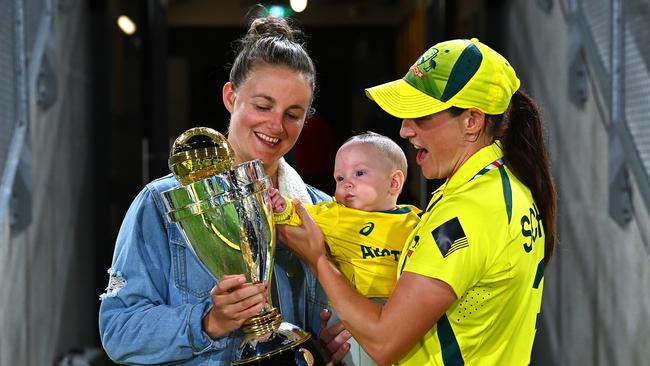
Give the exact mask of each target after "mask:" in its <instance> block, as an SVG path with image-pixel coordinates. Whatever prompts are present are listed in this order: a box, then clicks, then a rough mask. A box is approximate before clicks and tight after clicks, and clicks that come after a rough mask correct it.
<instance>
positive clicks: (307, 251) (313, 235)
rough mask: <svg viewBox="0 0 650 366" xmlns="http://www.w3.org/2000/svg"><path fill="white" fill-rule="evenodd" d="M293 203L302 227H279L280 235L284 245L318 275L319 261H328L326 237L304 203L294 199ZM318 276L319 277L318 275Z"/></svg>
mask: <svg viewBox="0 0 650 366" xmlns="http://www.w3.org/2000/svg"><path fill="white" fill-rule="evenodd" d="M292 203H293V206H294V208H295V210H296V213H297V214H298V216H300V219H301V220H302V226H289V225H277V226H276V227H277V230H278V233H279V234H280V238H281V239H282V243H284V244H285V245H286V246H288V247H289V248H290V249H291V250H292V251H293V252H294V253H296V254H297V255H298V257H300V258H301V259H302V260H303V261H304V262H305V263H307V264H308V265H309V266H310V267H311V269H312V271H314V273H316V271H315V269H316V264H317V263H318V260H319V259H324V260H327V252H326V249H325V237H324V236H323V232H322V231H321V229H320V228H319V227H318V225H316V223H315V222H314V220H313V219H312V218H311V216H309V213H308V212H307V210H306V209H305V206H303V204H302V202H300V200H298V199H295V198H294V199H293V200H292ZM316 275H317V276H318V273H316Z"/></svg>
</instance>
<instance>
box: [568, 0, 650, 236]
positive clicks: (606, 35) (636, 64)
mask: <svg viewBox="0 0 650 366" xmlns="http://www.w3.org/2000/svg"><path fill="white" fill-rule="evenodd" d="M568 3H569V6H570V7H572V8H573V10H574V16H575V20H576V22H577V25H578V29H579V31H580V33H581V37H582V40H583V42H584V50H585V55H586V57H587V59H588V63H589V64H590V65H591V69H592V70H593V71H594V72H593V74H592V78H593V79H594V80H595V82H596V83H597V85H598V87H599V89H600V90H601V91H602V92H603V95H604V96H605V97H606V98H605V103H607V107H608V109H609V111H610V114H609V117H610V121H609V126H608V127H609V132H610V146H609V153H610V162H609V163H610V164H609V168H610V214H611V215H612V217H613V218H614V220H616V221H617V222H619V224H624V223H625V222H627V221H629V220H630V219H631V216H632V214H633V213H632V211H631V203H629V201H630V189H629V184H628V183H627V182H625V181H624V180H625V176H624V175H620V174H619V175H616V174H617V173H616V172H617V171H619V172H620V171H622V170H624V169H629V171H630V172H631V174H633V175H634V177H635V180H636V182H637V185H638V189H639V192H640V194H641V196H642V198H643V201H644V203H645V205H646V208H647V209H650V49H648V47H647V45H648V44H650V28H649V27H648V25H647V24H648V22H649V21H650V0H568ZM626 202H627V203H626ZM612 205H614V206H615V207H614V208H612ZM628 207H629V209H628Z"/></svg>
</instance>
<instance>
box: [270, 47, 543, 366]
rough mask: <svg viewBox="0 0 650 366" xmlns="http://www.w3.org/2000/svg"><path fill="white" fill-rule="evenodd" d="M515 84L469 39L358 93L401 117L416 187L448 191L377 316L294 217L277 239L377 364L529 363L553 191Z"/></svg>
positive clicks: (537, 124) (414, 241) (533, 113)
mask: <svg viewBox="0 0 650 366" xmlns="http://www.w3.org/2000/svg"><path fill="white" fill-rule="evenodd" d="M519 84H520V82H519V79H517V76H516V74H515V71H514V70H513V68H512V67H511V66H510V64H509V63H508V61H507V60H506V59H505V58H503V57H502V56H501V55H500V54H498V53H497V52H495V51H494V50H492V49H491V48H489V47H488V46H486V45H484V44H483V43H481V42H479V41H478V40H476V39H472V40H451V41H446V42H442V43H439V44H436V45H435V46H433V47H431V48H430V49H429V50H427V51H426V52H425V53H424V54H423V55H422V56H421V57H420V58H419V59H418V60H417V61H416V62H415V64H414V65H413V66H411V68H410V69H409V71H408V73H407V74H406V76H404V78H402V79H400V80H396V81H393V82H390V83H386V84H382V85H379V86H376V87H373V88H369V89H367V90H366V93H367V95H368V97H369V98H370V99H372V100H374V101H375V102H376V103H377V104H378V105H379V106H380V107H381V108H382V109H384V110H385V111H386V112H388V113H389V114H391V115H393V116H396V117H399V118H402V125H401V130H400V135H401V136H402V137H403V138H405V139H408V140H409V142H411V144H412V145H413V146H414V147H415V148H416V149H417V155H416V161H417V164H418V165H419V166H420V167H421V169H422V173H423V174H424V176H425V177H426V178H428V179H434V178H444V179H446V181H445V183H444V184H443V185H442V186H441V187H440V188H438V189H437V190H436V191H435V192H433V195H432V197H431V201H430V203H429V204H428V206H427V207H426V209H425V212H424V214H423V215H422V220H421V222H420V224H419V225H418V226H417V227H416V228H415V229H414V230H413V232H412V233H411V235H410V237H409V238H408V239H407V242H406V243H405V244H404V249H403V250H402V256H401V258H400V261H399V265H398V273H397V276H398V281H397V283H396V285H395V288H394V290H393V293H392V295H391V297H390V298H389V300H388V302H387V303H386V304H385V305H384V306H383V307H381V306H379V305H378V304H376V303H374V302H372V301H369V300H366V299H365V298H363V297H362V296H360V295H358V294H357V293H356V292H355V291H354V289H353V288H352V287H350V285H349V284H348V283H347V282H346V281H345V279H344V277H343V276H342V275H341V273H340V272H339V271H338V270H337V269H336V267H335V266H334V265H332V263H331V261H330V260H329V259H328V257H327V254H326V250H325V249H324V245H323V242H324V240H323V236H322V233H320V231H319V229H318V227H317V226H316V225H315V224H313V221H311V220H310V219H309V217H308V215H307V214H306V212H305V211H304V210H302V208H300V207H298V208H297V209H298V211H299V214H300V215H301V217H302V218H303V221H304V222H305V224H304V226H303V227H302V228H289V227H281V228H280V231H281V234H282V235H283V237H285V239H286V240H285V241H286V242H288V243H289V245H290V246H291V247H292V249H293V250H294V251H296V252H297V253H298V254H299V255H300V256H301V257H302V258H303V259H304V260H305V261H306V262H307V263H309V265H310V266H311V268H312V269H313V271H314V273H316V274H317V277H318V279H319V281H320V282H321V284H322V285H323V287H324V288H325V290H326V292H327V295H328V297H329V299H330V301H331V303H332V305H333V306H334V308H335V309H336V311H337V312H338V314H339V316H340V318H341V319H342V320H343V323H344V324H345V326H346V327H347V329H348V330H349V331H350V332H351V333H352V335H353V336H354V337H355V338H356V339H357V341H358V342H359V343H360V344H361V345H362V346H363V347H364V349H365V350H366V351H367V352H368V353H369V354H370V356H371V357H372V358H373V359H375V361H377V363H378V364H380V365H389V364H397V365H528V364H529V363H530V353H531V349H532V345H533V340H534V337H535V329H536V321H537V316H538V313H539V311H540V307H541V298H542V289H543V283H544V281H543V274H544V266H545V264H547V263H548V261H549V259H550V257H551V254H552V252H553V247H554V245H555V212H556V193H555V188H554V183H553V180H552V178H551V174H550V168H549V159H548V154H547V149H546V147H545V144H544V139H543V135H542V126H541V119H540V115H539V112H538V110H537V107H536V106H535V104H534V102H533V101H532V100H531V99H530V98H529V97H528V96H526V95H525V94H524V93H522V92H521V91H518V89H519ZM298 206H299V205H298Z"/></svg>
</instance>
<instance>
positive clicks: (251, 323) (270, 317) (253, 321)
mask: <svg viewBox="0 0 650 366" xmlns="http://www.w3.org/2000/svg"><path fill="white" fill-rule="evenodd" d="M281 323H282V316H281V315H280V314H278V311H277V310H276V309H275V308H271V309H269V310H268V311H265V312H263V313H261V314H258V315H255V316H253V317H252V318H250V319H248V320H246V321H245V322H244V324H243V325H242V329H243V331H244V333H245V334H246V335H251V336H254V337H257V336H261V335H264V334H266V333H269V332H274V331H276V330H277V329H278V328H279V327H280V324H281Z"/></svg>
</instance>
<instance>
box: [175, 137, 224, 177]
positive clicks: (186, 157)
mask: <svg viewBox="0 0 650 366" xmlns="http://www.w3.org/2000/svg"><path fill="white" fill-rule="evenodd" d="M234 156H235V154H234V153H233V151H232V148H231V147H230V144H228V140H226V138H225V137H224V136H223V135H222V134H221V133H219V132H217V131H216V130H213V129H211V128H208V127H194V128H190V129H189V130H187V131H185V132H183V133H182V134H181V135H180V136H178V138H177V139H176V140H175V141H174V145H173V146H172V151H171V153H170V156H169V161H168V163H169V169H170V170H171V171H172V173H174V176H175V177H176V179H178V181H179V182H180V183H181V184H182V185H187V184H190V183H194V182H198V181H200V180H203V179H205V178H208V177H211V176H213V175H217V174H220V173H222V172H224V171H226V170H230V169H232V166H233V164H234V160H235V159H234Z"/></svg>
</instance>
